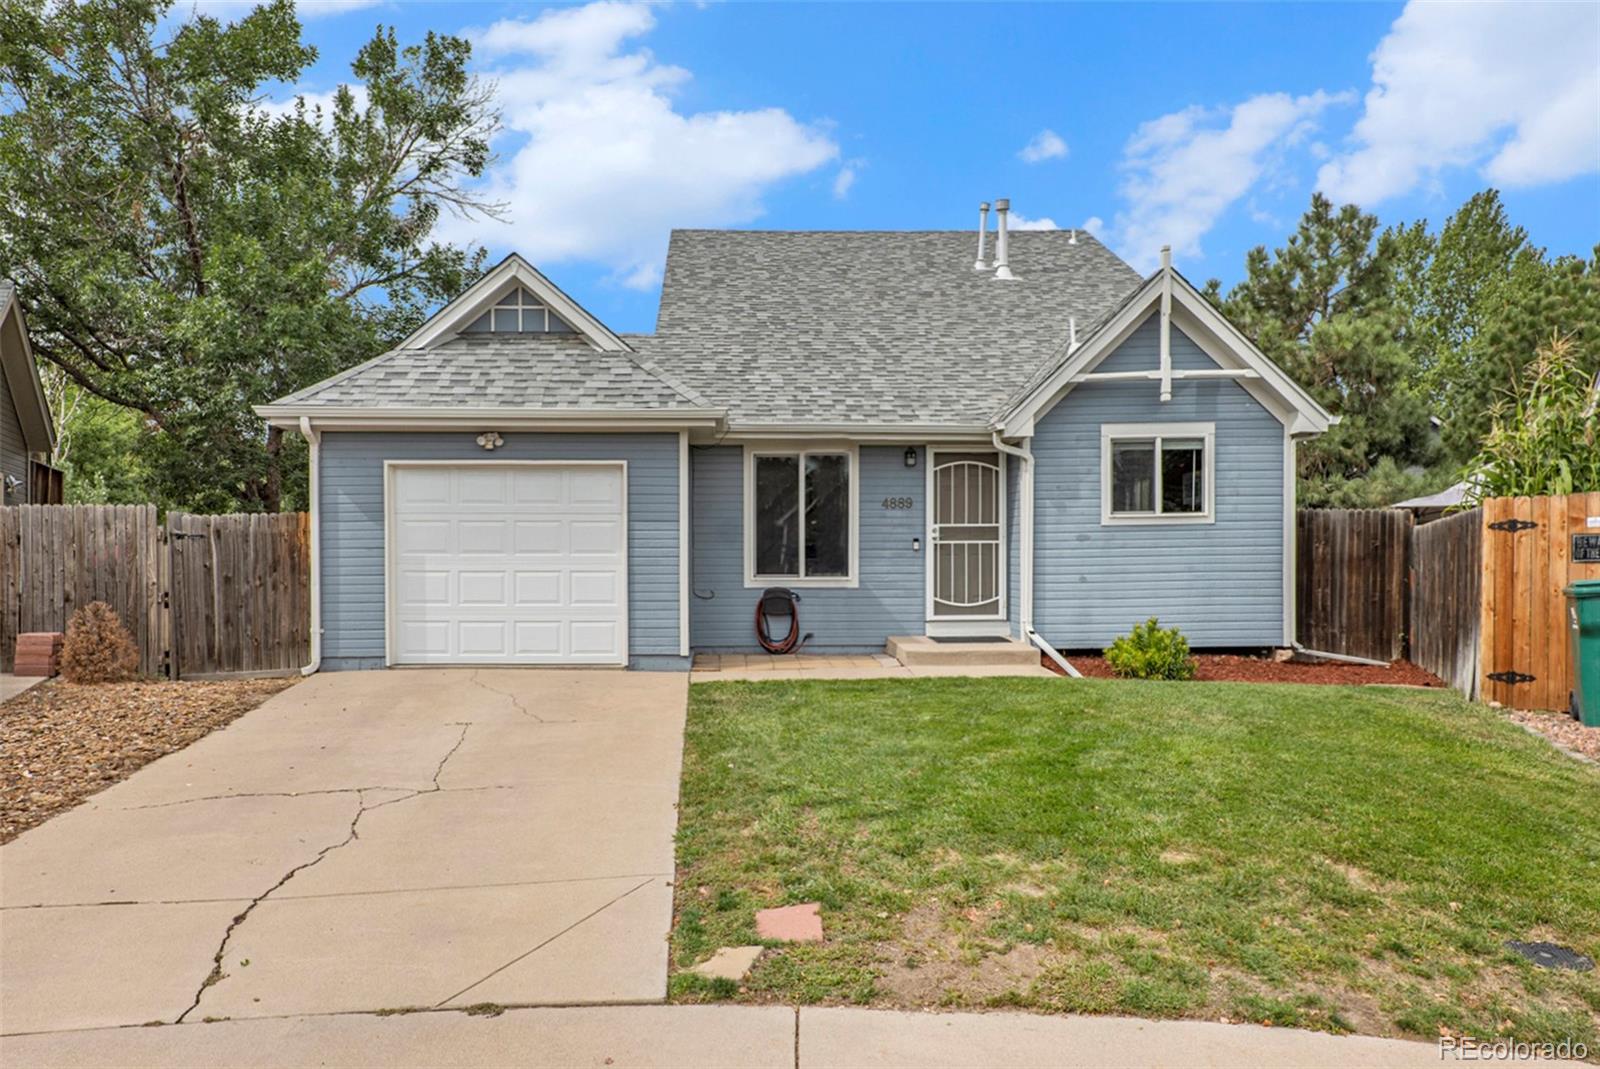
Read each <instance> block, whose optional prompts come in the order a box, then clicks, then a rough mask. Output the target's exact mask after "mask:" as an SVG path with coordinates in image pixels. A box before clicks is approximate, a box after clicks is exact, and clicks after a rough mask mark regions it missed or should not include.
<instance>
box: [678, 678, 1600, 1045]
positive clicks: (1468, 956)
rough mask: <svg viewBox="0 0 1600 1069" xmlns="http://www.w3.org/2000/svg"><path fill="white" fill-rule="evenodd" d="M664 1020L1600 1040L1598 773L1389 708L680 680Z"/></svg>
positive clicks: (1494, 728)
mask: <svg viewBox="0 0 1600 1069" xmlns="http://www.w3.org/2000/svg"><path fill="white" fill-rule="evenodd" d="M678 869H679V871H678V881H677V905H676V920H675V924H674V930H673V937H672V938H673V944H672V950H673V961H674V966H675V968H676V969H683V968H686V967H688V966H690V965H692V964H694V963H695V962H698V961H700V960H702V959H704V958H705V957H707V956H709V955H710V953H711V952H712V951H713V950H715V949H716V948H717V947H720V946H735V945H743V944H749V943H753V942H756V941H757V940H756V934H755V924H754V913H755V911H756V910H757V909H760V908H763V907H766V906H772V905H784V904H789V903H796V902H806V901H813V900H814V901H819V902H821V903H822V915H823V923H824V927H825V930H826V934H827V939H826V942H824V943H822V944H815V945H809V946H806V945H791V946H784V947H779V948H774V949H773V950H772V951H769V952H768V954H767V955H766V956H765V957H764V958H763V959H762V960H761V961H760V963H758V965H757V966H756V969H755V971H754V972H753V973H752V974H751V976H750V979H749V981H748V982H747V983H746V984H745V985H744V986H743V987H742V988H740V987H735V986H734V985H732V984H728V983H721V984H713V983H709V982H706V981H702V980H700V979H699V978H698V977H696V976H693V975H689V974H684V973H681V972H680V973H677V974H676V975H675V976H674V978H673V993H674V995H675V997H677V998H679V999H681V1000H693V999H703V998H728V997H735V998H742V999H747V1000H758V1001H762V1000H783V1001H793V1002H829V1001H839V1002H856V1003H865V1004H877V1005H900V1006H916V1005H942V1006H969V1007H970V1006H1021V1007H1029V1008H1035V1009H1040V1010H1050V1011H1062V1012H1096V1013H1130V1014H1137V1015H1142V1016H1153V1017H1209V1018H1214V1019H1215V1018H1226V1019H1229V1020H1247V1021H1270V1022H1272V1023H1274V1024H1281V1025H1295V1026H1300V1027H1310V1028H1322V1029H1329V1030H1335V1031H1340V1030H1352V1031H1358V1032H1370V1033H1377V1034H1396V1033H1409V1034H1413V1035H1421V1036H1434V1035H1437V1034H1439V1032H1440V1030H1441V1029H1448V1030H1452V1031H1459V1032H1465V1033H1468V1034H1472V1035H1476V1036H1479V1037H1490V1036H1494V1035H1497V1034H1500V1035H1514V1036H1516V1037H1517V1038H1520V1039H1526V1040H1558V1039H1562V1038H1572V1039H1575V1040H1583V1041H1585V1042H1587V1043H1588V1044H1589V1046H1590V1049H1591V1050H1593V1049H1596V1046H1597V1044H1596V1039H1597V1036H1596V1025H1595V1022H1596V1018H1597V1014H1600V972H1590V973H1586V974H1576V973H1570V972H1562V973H1557V972H1550V971H1545V970H1540V969H1536V968H1534V967H1533V966H1531V965H1528V964H1526V963H1524V962H1522V961H1521V959H1519V958H1516V957H1514V956H1512V955H1511V954H1510V953H1508V952H1507V951H1506V950H1504V949H1503V945H1502V944H1503V943H1504V942H1505V941H1506V940H1508V939H1526V940H1534V939H1548V940H1551V941H1554V942H1558V943H1563V944H1566V945H1569V946H1575V947H1577V948H1578V949H1580V950H1581V951H1582V952H1583V953H1585V954H1588V955H1589V956H1591V957H1594V958H1600V770H1597V769H1596V768H1594V767H1592V766H1587V765H1582V764H1579V763H1578V762H1576V761H1574V760H1572V759H1571V758H1569V757H1566V756H1563V755H1561V754H1559V753H1557V752H1556V751H1555V750H1554V749H1552V748H1551V747H1550V746H1549V745H1548V744H1546V743H1545V742H1544V741H1542V740H1540V739H1537V738H1534V737H1532V736H1530V735H1528V734H1526V733H1524V732H1523V731H1522V730H1520V729H1519V728H1517V727H1515V726H1514V725H1511V724H1509V723H1507V722H1505V721H1504V720H1503V719H1501V718H1500V717H1499V716H1498V715H1497V714H1496V713H1494V712H1493V711H1491V710H1489V709H1487V708H1484V707H1481V706H1474V705H1471V704H1468V703H1466V702H1464V701H1461V700H1459V699H1458V698H1456V697H1454V696H1452V695H1450V694H1446V693H1442V692H1425V691H1413V690H1397V689H1389V688H1377V687H1370V688H1355V687H1339V688H1334V687H1304V686H1283V685H1278V686H1269V685H1249V684H1227V683H1137V682H1122V681H1110V680H1082V681H1074V682H1067V681H1063V680H1040V679H919V680H882V681H877V680H874V681H863V682H854V681H851V682H821V681H818V682H792V683H787V682H785V683H779V682H774V683H716V684H706V685H696V686H695V687H693V688H692V689H691V692H690V702H689V724H688V738H687V748H686V753H685V757H684V778H683V795H682V805H681V812H680V817H679V832H678Z"/></svg>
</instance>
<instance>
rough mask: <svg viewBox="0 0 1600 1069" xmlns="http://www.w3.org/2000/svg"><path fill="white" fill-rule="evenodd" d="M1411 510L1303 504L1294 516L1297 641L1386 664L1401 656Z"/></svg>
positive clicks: (1328, 651) (1403, 641) (1307, 645)
mask: <svg viewBox="0 0 1600 1069" xmlns="http://www.w3.org/2000/svg"><path fill="white" fill-rule="evenodd" d="M1411 526H1412V520H1411V513H1409V512H1406V511H1403V510H1400V509H1302V510H1301V511H1300V514H1299V515H1298V517H1297V518H1296V547H1297V552H1298V555H1299V560H1298V562H1297V568H1296V588H1295V604H1296V607H1297V610H1298V611H1297V614H1296V620H1295V637H1296V639H1297V641H1299V643H1300V645H1302V646H1304V647H1306V648H1307V649H1311V650H1321V651H1323V652H1324V653H1342V654H1346V655H1348V656H1351V657H1368V658H1371V659H1373V660H1378V661H1393V660H1395V659H1397V658H1399V657H1403V656H1404V655H1405V635H1406V596H1405V588H1406V559H1407V554H1408V552H1409V549H1410V537H1411Z"/></svg>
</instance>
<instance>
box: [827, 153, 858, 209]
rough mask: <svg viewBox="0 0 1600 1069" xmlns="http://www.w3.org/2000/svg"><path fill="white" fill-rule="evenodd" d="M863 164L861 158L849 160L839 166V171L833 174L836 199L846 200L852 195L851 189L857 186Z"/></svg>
mask: <svg viewBox="0 0 1600 1069" xmlns="http://www.w3.org/2000/svg"><path fill="white" fill-rule="evenodd" d="M862 166H863V164H862V162H861V161H860V160H849V161H847V162H846V163H845V165H844V166H843V167H841V168H839V173H838V174H836V175H834V176H833V199H834V200H844V199H845V198H846V197H848V196H849V195H850V190H851V189H853V188H855V184H856V179H857V178H858V177H860V174H861V168H862Z"/></svg>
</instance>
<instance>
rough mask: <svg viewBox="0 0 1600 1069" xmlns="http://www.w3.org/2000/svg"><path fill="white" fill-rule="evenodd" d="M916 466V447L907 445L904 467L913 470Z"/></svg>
mask: <svg viewBox="0 0 1600 1069" xmlns="http://www.w3.org/2000/svg"><path fill="white" fill-rule="evenodd" d="M916 466H917V447H916V446H914V445H908V446H906V467H908V468H914V467H916Z"/></svg>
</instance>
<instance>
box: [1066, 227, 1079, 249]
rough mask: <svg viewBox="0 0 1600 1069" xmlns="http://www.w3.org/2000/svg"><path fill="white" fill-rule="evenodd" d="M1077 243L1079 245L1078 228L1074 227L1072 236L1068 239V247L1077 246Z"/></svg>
mask: <svg viewBox="0 0 1600 1069" xmlns="http://www.w3.org/2000/svg"><path fill="white" fill-rule="evenodd" d="M1077 243H1078V228H1077V227H1073V228H1072V232H1071V234H1070V235H1069V236H1068V237H1067V244H1068V245H1076V244H1077Z"/></svg>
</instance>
